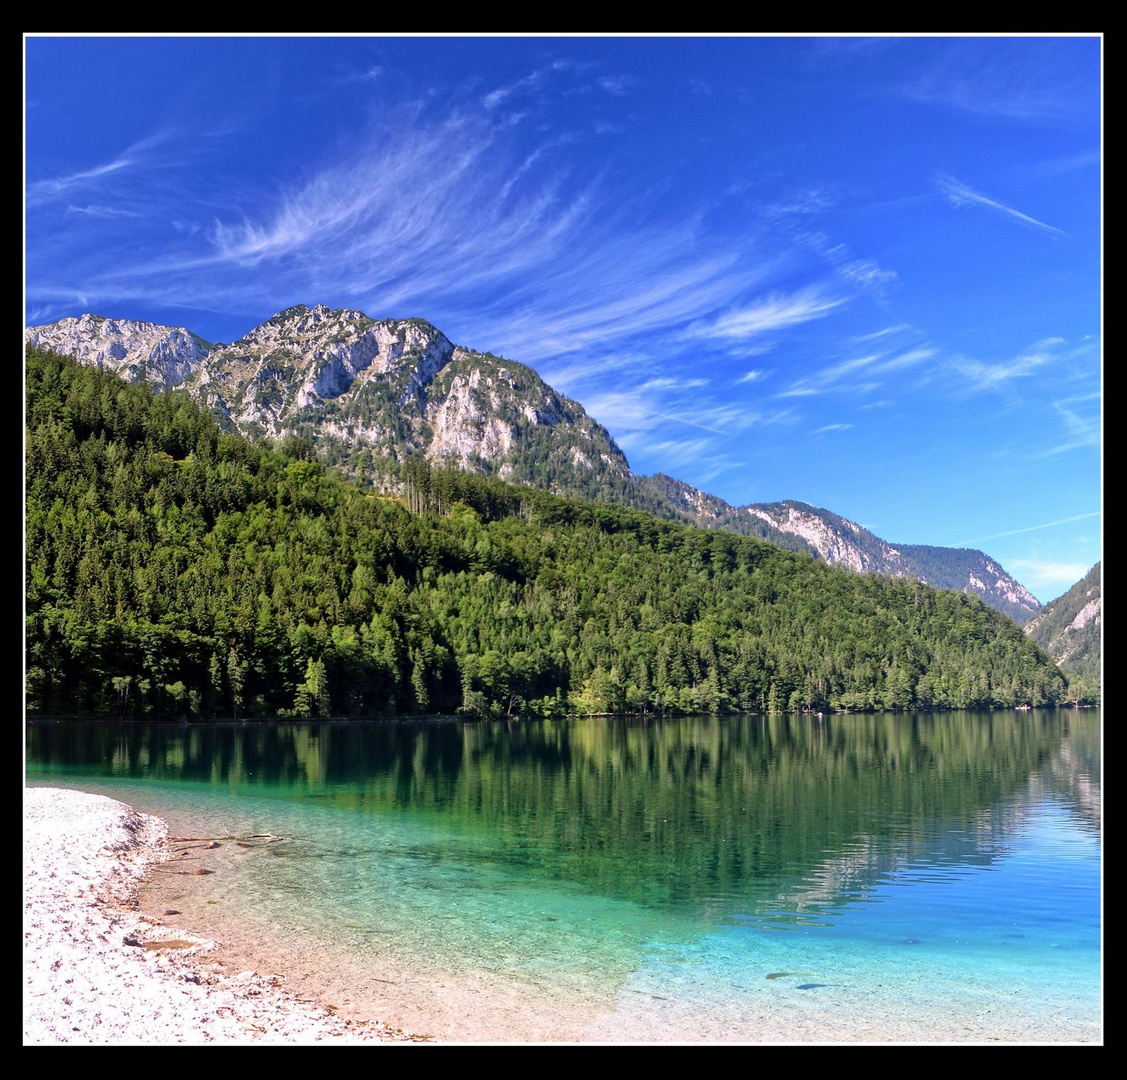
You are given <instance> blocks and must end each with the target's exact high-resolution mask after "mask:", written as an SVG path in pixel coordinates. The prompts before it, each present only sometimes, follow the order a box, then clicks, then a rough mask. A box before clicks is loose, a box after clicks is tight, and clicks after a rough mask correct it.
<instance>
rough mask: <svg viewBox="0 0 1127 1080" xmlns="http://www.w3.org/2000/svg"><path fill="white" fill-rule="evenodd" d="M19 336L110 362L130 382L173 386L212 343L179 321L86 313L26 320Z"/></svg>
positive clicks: (197, 364) (97, 362)
mask: <svg viewBox="0 0 1127 1080" xmlns="http://www.w3.org/2000/svg"><path fill="white" fill-rule="evenodd" d="M24 342H25V343H26V344H28V345H37V346H39V347H41V348H45V349H53V350H54V351H55V352H59V353H65V354H66V355H68V356H74V357H76V358H77V359H79V360H81V361H82V362H83V363H87V364H95V365H97V366H98V367H104V368H109V370H111V371H114V372H117V374H119V375H122V376H123V377H125V378H127V379H129V380H130V381H132V382H136V381H138V380H142V379H143V380H145V381H148V382H153V383H156V384H157V385H160V386H178V385H179V384H180V383H181V382H183V381H184V379H186V378H187V377H188V376H189V375H190V374H191V373H192V372H193V371H195V370H197V369H198V368H199V367H200V365H201V364H202V363H203V361H204V358H205V357H206V356H207V354H208V352H209V351H210V349H211V343H210V342H208V341H205V340H204V339H203V338H201V337H200V336H199V335H198V334H193V333H192V332H191V331H190V330H188V329H186V328H185V327H183V326H161V325H160V324H158V323H150V322H139V321H137V320H134V319H111V318H107V317H106V316H105V315H94V314H86V315H80V316H78V317H77V318H74V317H72V318H66V319H60V320H59V321H58V322H55V323H50V324H48V325H46V326H30V327H28V328H27V329H26V330H25V331H24Z"/></svg>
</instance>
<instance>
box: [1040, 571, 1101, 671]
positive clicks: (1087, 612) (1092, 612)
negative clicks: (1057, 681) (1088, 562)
mask: <svg viewBox="0 0 1127 1080" xmlns="http://www.w3.org/2000/svg"><path fill="white" fill-rule="evenodd" d="M1102 565H1103V564H1102V563H1096V565H1095V566H1093V567H1092V569H1091V570H1089V571H1088V573H1087V574H1085V575H1084V577H1083V578H1081V579H1080V580H1079V581H1078V582H1077V583H1076V584H1075V585H1073V586H1072V588H1071V589H1069V590H1068V592H1066V593H1065V594H1064V595H1063V596H1058V597H1057V598H1056V599H1055V600H1052V601H1050V602H1049V603H1048V604H1046V605H1045V606H1044V607H1043V608H1042V609H1041V610H1040V611H1039V612H1038V613H1037V615H1036V616H1034V618H1033V619H1031V620H1030V621H1029V622H1028V623H1027V624H1026V625H1025V633H1026V635H1027V636H1028V637H1029V638H1031V639H1032V640H1033V641H1035V642H1036V643H1037V644H1038V645H1039V646H1040V647H1041V648H1042V649H1044V650H1045V652H1047V653H1048V654H1049V655H1050V656H1051V657H1052V658H1053V659H1054V660H1055V661H1056V662H1057V663H1058V664H1059V665H1060V666H1061V668H1062V669H1063V670H1064V671H1066V672H1068V673H1069V674H1072V675H1079V676H1084V677H1087V678H1089V679H1092V680H1094V681H1095V682H1096V683H1098V682H1099V679H1100V637H1101V623H1102V621H1103V619H1102V616H1103V600H1102V596H1101V582H1102V580H1103V570H1102Z"/></svg>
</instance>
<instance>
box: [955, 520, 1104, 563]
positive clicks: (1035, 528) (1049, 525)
mask: <svg viewBox="0 0 1127 1080" xmlns="http://www.w3.org/2000/svg"><path fill="white" fill-rule="evenodd" d="M1100 516H1101V513H1100V511H1099V510H1091V511H1089V512H1088V513H1086V514H1073V515H1071V517H1063V518H1057V519H1056V520H1055V521H1044V522H1042V523H1041V524H1039V525H1026V526H1024V527H1022V528H1020V529H1009V530H1007V531H1006V532H998V533H991V534H990V535H989V536H973V537H971V539H969V540H960V541H959V542H958V543H957V544H956V545H955V547H966V546H967V545H968V544H981V543H983V542H984V541H986V540H1000V539H1001V538H1002V537H1003V536H1020V535H1021V534H1022V533H1031V532H1040V531H1041V530H1042V529H1055V528H1056V527H1057V526H1058V525H1071V524H1072V523H1073V522H1074V521H1085V520H1087V519H1088V518H1094V517H1100ZM1087 572H1088V567H1085V568H1084V569H1083V570H1082V571H1081V572H1080V573H1079V574H1077V575H1076V576H1077V578H1079V577H1082V576H1083V575H1084V574H1086V573H1087Z"/></svg>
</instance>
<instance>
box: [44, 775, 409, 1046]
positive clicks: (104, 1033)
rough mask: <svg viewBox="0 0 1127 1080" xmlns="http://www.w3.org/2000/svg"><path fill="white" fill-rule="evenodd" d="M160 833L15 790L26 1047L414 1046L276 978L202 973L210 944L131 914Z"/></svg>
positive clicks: (69, 798) (160, 845)
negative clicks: (20, 838) (297, 993)
mask: <svg viewBox="0 0 1127 1080" xmlns="http://www.w3.org/2000/svg"><path fill="white" fill-rule="evenodd" d="M166 833H167V829H166V826H165V824H164V822H163V821H161V820H160V819H159V818H154V817H150V816H148V815H145V814H138V813H136V812H135V811H133V810H131V809H130V808H129V807H128V806H126V805H124V804H123V803H120V802H116V801H115V800H113V799H108V798H106V797H104V796H102V795H89V794H86V793H84V792H78V791H61V790H57V789H54V788H28V789H26V790H25V792H24V1043H25V1045H43V1044H47V1045H51V1044H60V1043H75V1044H81V1045H89V1044H111V1043H112V1044H126V1045H129V1044H136V1045H141V1044H166V1043H223V1044H233V1043H334V1044H336V1043H354V1042H371V1041H387V1042H400V1043H403V1042H411V1041H413V1040H412V1039H411V1038H410V1037H409V1036H406V1035H404V1034H403V1033H402V1032H398V1031H393V1030H391V1029H389V1028H387V1027H386V1026H384V1025H379V1024H373V1023H366V1022H362V1021H351V1020H345V1019H342V1018H337V1017H334V1016H332V1015H331V1014H330V1013H329V1012H327V1011H326V1010H324V1009H322V1008H319V1007H317V1006H315V1005H313V1004H312V1003H307V1002H303V1001H299V1000H297V999H296V998H294V997H293V996H292V995H289V994H287V993H286V991H285V990H284V989H283V988H282V987H281V985H280V980H279V979H278V978H277V977H270V978H263V977H261V976H259V975H257V974H255V973H253V972H250V971H244V972H242V973H240V974H237V975H233V976H232V975H230V974H226V973H220V972H219V971H217V970H213V968H212V967H211V966H209V964H208V953H209V951H210V950H211V949H213V948H214V947H215V946H214V943H213V942H210V941H206V940H204V939H201V938H198V937H194V936H193V935H191V934H189V933H186V932H185V931H183V930H180V929H177V928H176V926H175V917H174V916H170V917H169V918H167V919H165V920H164V921H159V920H154V919H147V918H144V917H142V916H141V915H139V914H138V913H137V911H136V910H135V897H136V891H137V887H138V885H139V884H140V882H141V880H142V879H143V878H144V876H145V874H146V873H147V872H148V871H149V869H150V868H151V867H153V866H154V865H155V864H156V863H159V862H161V861H163V860H164V859H165V858H166V850H165V836H166ZM161 943H165V944H161Z"/></svg>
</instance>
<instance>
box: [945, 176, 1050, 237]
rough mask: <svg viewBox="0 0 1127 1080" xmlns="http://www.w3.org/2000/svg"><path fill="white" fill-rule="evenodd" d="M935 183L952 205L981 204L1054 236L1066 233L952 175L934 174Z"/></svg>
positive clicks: (958, 206)
mask: <svg viewBox="0 0 1127 1080" xmlns="http://www.w3.org/2000/svg"><path fill="white" fill-rule="evenodd" d="M935 183H936V186H937V187H938V188H939V190H940V191H941V192H942V193H943V196H944V198H946V200H947V201H948V202H949V203H950V204H951V205H952V206H954V207H957V208H962V207H966V206H982V207H985V208H986V209H988V210H994V211H996V212H997V213H1000V214H1005V215H1006V216H1007V217H1010V218H1012V219H1013V220H1014V221H1017V222H1018V223H1020V224H1022V225H1026V226H1029V227H1031V228H1035V229H1041V230H1043V231H1044V232H1047V233H1051V234H1052V235H1054V236H1067V235H1068V233H1066V232H1065V231H1064V230H1063V229H1058V228H1057V227H1056V226H1055V225H1046V224H1045V222H1043V221H1038V220H1037V219H1036V218H1035V217H1030V216H1029V215H1028V214H1023V213H1022V212H1021V211H1020V210H1015V209H1014V208H1013V207H1012V206H1006V205H1005V204H1004V203H1000V202H998V201H997V199H991V198H990V197H989V196H988V195H983V194H981V193H980V192H977V191H975V190H973V189H972V188H969V187H967V185H966V184H964V183H962V182H961V181H960V180H956V179H955V178H954V177H953V176H947V175H945V174H943V173H940V174H938V175H937V176H936V178H935Z"/></svg>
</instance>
